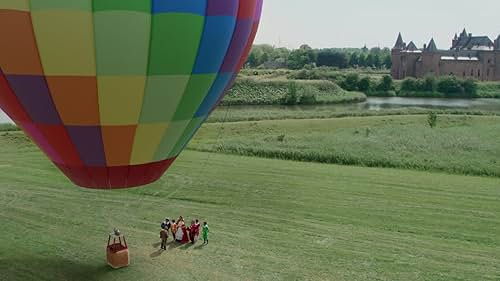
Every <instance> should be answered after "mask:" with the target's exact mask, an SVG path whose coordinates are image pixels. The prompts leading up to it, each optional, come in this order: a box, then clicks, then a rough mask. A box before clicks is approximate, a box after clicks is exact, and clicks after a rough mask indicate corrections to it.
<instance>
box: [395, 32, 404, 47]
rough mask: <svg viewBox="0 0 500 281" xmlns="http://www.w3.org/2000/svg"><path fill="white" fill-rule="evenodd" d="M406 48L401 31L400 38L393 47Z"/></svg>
mask: <svg viewBox="0 0 500 281" xmlns="http://www.w3.org/2000/svg"><path fill="white" fill-rule="evenodd" d="M404 48H405V42H404V41H403V36H401V33H399V35H398V39H397V40H396V44H395V45H394V48H393V49H396V50H403V49H404Z"/></svg>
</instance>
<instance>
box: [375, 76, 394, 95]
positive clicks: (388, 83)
mask: <svg viewBox="0 0 500 281" xmlns="http://www.w3.org/2000/svg"><path fill="white" fill-rule="evenodd" d="M377 90H378V91H385V92H387V91H392V90H394V81H393V80H392V77H391V76H389V75H384V77H382V80H381V81H380V83H379V84H378V86H377Z"/></svg>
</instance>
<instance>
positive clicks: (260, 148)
mask: <svg viewBox="0 0 500 281" xmlns="http://www.w3.org/2000/svg"><path fill="white" fill-rule="evenodd" d="M499 140H500V117H497V116H454V115H449V116H439V117H438V122H437V127H436V128H434V129H431V128H430V127H429V125H428V123H427V116H426V115H418V116H377V117H370V118H364V117H347V118H341V119H338V118H337V119H304V120H277V121H276V120H271V121H259V122H237V123H225V124H223V125H221V124H220V123H215V124H206V126H204V127H203V129H202V130H201V131H200V132H199V134H198V135H197V138H195V139H194V140H193V142H192V143H191V145H190V148H192V149H196V150H200V151H210V152H223V153H231V154H240V155H248V156H260V157H268V158H278V159H286V160H298V161H311V162H321V163H335V164H346V165H361V166H369V167H391V168H395V167H397V168H406V169H412V170H415V169H416V170H433V171H446V172H450V173H460V174H469V175H486V176H497V177H498V176H500V142H499Z"/></svg>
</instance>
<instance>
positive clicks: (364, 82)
mask: <svg viewBox="0 0 500 281" xmlns="http://www.w3.org/2000/svg"><path fill="white" fill-rule="evenodd" d="M372 87H373V85H372V80H371V79H370V77H368V76H365V77H363V78H361V80H359V82H358V90H360V91H361V92H363V93H368V92H370V91H371V90H372Z"/></svg>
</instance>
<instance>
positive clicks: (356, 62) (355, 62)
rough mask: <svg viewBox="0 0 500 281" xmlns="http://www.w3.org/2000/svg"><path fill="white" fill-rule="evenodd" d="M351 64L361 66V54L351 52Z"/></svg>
mask: <svg viewBox="0 0 500 281" xmlns="http://www.w3.org/2000/svg"><path fill="white" fill-rule="evenodd" d="M349 65H350V66H359V54H358V53H357V52H354V53H352V54H351V58H350V59H349Z"/></svg>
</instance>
